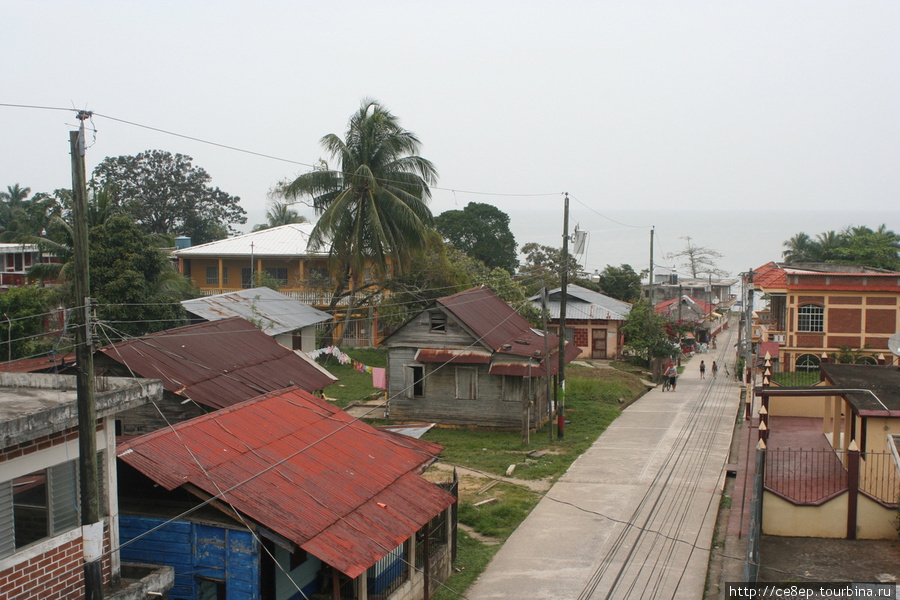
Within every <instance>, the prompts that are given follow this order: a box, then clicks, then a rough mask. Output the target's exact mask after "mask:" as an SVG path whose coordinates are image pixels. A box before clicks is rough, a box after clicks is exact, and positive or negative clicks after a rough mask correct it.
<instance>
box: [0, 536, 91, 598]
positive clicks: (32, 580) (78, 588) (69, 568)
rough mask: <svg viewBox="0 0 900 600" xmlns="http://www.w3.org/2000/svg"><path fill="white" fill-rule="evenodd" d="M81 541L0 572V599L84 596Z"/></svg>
mask: <svg viewBox="0 0 900 600" xmlns="http://www.w3.org/2000/svg"><path fill="white" fill-rule="evenodd" d="M82 556H83V551H82V547H81V538H80V537H79V538H78V539H76V540H72V541H71V542H69V543H67V544H63V545H62V546H58V547H56V548H54V549H52V550H50V551H48V552H45V553H44V554H41V555H39V556H35V557H34V558H32V559H31V560H28V561H25V562H23V563H20V564H18V565H16V566H14V567H12V568H9V569H7V570H5V571H3V572H0V598H9V599H10V600H70V599H71V600H74V599H75V598H82V597H83V596H84V580H83V579H84V571H83V566H82V564H83V560H82Z"/></svg>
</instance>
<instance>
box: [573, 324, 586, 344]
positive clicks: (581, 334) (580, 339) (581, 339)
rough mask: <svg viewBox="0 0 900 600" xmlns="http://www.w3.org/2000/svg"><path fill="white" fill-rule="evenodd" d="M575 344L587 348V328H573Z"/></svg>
mask: <svg viewBox="0 0 900 600" xmlns="http://www.w3.org/2000/svg"><path fill="white" fill-rule="evenodd" d="M574 333H575V345H576V346H581V347H582V348H587V346H588V330H587V329H585V328H583V327H581V328H576V329H575V332H574Z"/></svg>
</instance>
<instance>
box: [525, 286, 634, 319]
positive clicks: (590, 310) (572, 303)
mask: <svg viewBox="0 0 900 600" xmlns="http://www.w3.org/2000/svg"><path fill="white" fill-rule="evenodd" d="M561 290H562V288H555V289H552V290H550V291H549V292H548V294H547V295H548V296H549V297H550V298H549V302H548V303H547V310H548V312H549V313H550V315H549V316H550V318H551V319H558V318H559V313H560V291H561ZM568 290H569V293H568V298H567V302H566V318H567V319H574V320H595V319H606V320H613V321H624V320H625V318H626V317H627V316H628V313H630V312H631V304H629V303H628V302H622V301H621V300H616V299H615V298H610V297H609V296H607V295H605V294H601V293H600V292H595V291H593V290H589V289H587V288H583V287H581V286H580V285H575V284H574V283H570V284H569V287H568ZM540 298H541V296H540V294H538V295H536V296H532V297H531V298H529V300H531V301H532V303H533V304H534V305H535V306H537V307H538V308H540V306H541V300H540Z"/></svg>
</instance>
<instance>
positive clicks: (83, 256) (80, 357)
mask: <svg viewBox="0 0 900 600" xmlns="http://www.w3.org/2000/svg"><path fill="white" fill-rule="evenodd" d="M90 117H91V113H90V112H87V111H81V112H79V113H78V119H79V120H80V121H81V126H80V127H79V129H78V131H70V132H69V148H70V152H71V154H72V220H73V228H72V229H73V235H72V248H73V251H74V260H75V299H76V300H75V301H76V304H81V306H80V307H76V308H75V310H74V314H73V315H72V320H73V322H74V325H75V360H76V363H77V365H78V368H77V370H76V375H75V386H76V393H77V396H78V464H79V470H80V473H81V525H82V531H83V536H84V597H85V599H86V600H100V599H102V598H103V577H102V573H101V570H100V566H101V565H100V558H101V557H102V554H103V523H102V522H101V521H100V491H99V487H98V485H97V484H98V468H97V409H96V405H95V402H94V354H93V349H92V348H91V298H90V296H91V287H90V271H89V266H88V264H89V261H88V224H87V186H86V185H85V174H84V121H85V119H89V118H90Z"/></svg>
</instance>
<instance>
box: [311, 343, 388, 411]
mask: <svg viewBox="0 0 900 600" xmlns="http://www.w3.org/2000/svg"><path fill="white" fill-rule="evenodd" d="M341 351H342V352H343V353H344V354H346V355H348V356H349V357H350V358H352V359H353V360H355V361H357V362H361V363H363V364H364V365H369V366H372V367H384V366H386V365H387V352H386V351H385V350H384V349H382V348H342V349H341ZM319 364H320V365H322V366H323V367H325V368H326V369H328V371H329V372H330V373H331V374H332V375H334V376H335V377H337V378H338V381H337V382H336V383H332V384H331V385H329V386H328V387H327V388H325V390H324V391H325V397H326V398H329V399H331V400H333V401H334V405H335V406H337V407H338V408H346V407H347V405H349V404H350V403H352V402H358V401H360V400H365V399H367V398H370V397H377V396H379V395H382V394H384V390H380V389H378V388H375V387H372V375H371V374H370V373H360V372H359V371H357V370H356V369H355V368H353V365H351V364H346V365H342V364H340V363H339V362H338V361H337V359H336V358H334V357H333V356H330V355H327V354H326V355H325V356H323V357H321V358H320V360H319Z"/></svg>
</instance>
